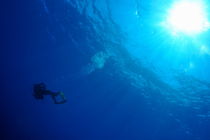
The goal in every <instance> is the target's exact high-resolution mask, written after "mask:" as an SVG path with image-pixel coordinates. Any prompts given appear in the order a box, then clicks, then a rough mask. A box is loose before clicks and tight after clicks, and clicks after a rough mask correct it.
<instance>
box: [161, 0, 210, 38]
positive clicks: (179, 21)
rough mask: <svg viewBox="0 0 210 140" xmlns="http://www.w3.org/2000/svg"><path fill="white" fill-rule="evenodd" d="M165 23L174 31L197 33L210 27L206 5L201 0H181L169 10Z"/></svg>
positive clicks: (189, 33)
mask: <svg viewBox="0 0 210 140" xmlns="http://www.w3.org/2000/svg"><path fill="white" fill-rule="evenodd" d="M165 25H166V26H167V27H168V28H169V29H170V30H171V31H172V33H175V34H177V33H183V34H187V35H195V34H199V33H202V32H204V31H206V30H208V29H209V27H210V24H209V21H208V18H207V12H206V11H205V6H204V4H203V3H202V2H201V1H198V0H197V1H195V0H194V1H193V0H181V1H178V2H175V3H174V4H173V5H172V6H171V8H170V9H169V10H168V13H167V17H166V21H165Z"/></svg>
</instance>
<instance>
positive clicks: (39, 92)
mask: <svg viewBox="0 0 210 140" xmlns="http://www.w3.org/2000/svg"><path fill="white" fill-rule="evenodd" d="M33 90H34V94H33V96H34V97H35V98H36V99H37V100H42V99H44V95H50V96H51V97H52V99H53V101H54V103H55V104H63V103H65V102H66V101H67V100H66V97H65V96H64V94H63V92H52V91H50V90H47V89H46V85H45V84H44V83H39V84H34V87H33ZM59 97H60V98H61V100H59V101H58V100H57V98H59Z"/></svg>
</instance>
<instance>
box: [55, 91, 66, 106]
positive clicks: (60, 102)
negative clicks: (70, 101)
mask: <svg viewBox="0 0 210 140" xmlns="http://www.w3.org/2000/svg"><path fill="white" fill-rule="evenodd" d="M58 95H60V96H61V98H62V100H61V101H57V100H56V96H58ZM52 99H53V101H54V103H55V104H64V103H65V102H67V100H66V97H65V96H64V94H63V92H57V93H56V94H54V95H52Z"/></svg>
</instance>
